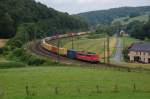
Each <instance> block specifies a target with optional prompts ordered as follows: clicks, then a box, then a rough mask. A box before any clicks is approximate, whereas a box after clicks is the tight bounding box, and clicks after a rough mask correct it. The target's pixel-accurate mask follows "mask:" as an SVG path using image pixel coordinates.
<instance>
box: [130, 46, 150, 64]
mask: <svg viewBox="0 0 150 99" xmlns="http://www.w3.org/2000/svg"><path fill="white" fill-rule="evenodd" d="M128 56H129V58H130V61H131V62H134V61H135V62H142V63H147V64H148V63H150V43H135V44H133V45H131V46H130V48H129V54H128Z"/></svg>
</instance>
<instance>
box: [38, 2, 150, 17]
mask: <svg viewBox="0 0 150 99" xmlns="http://www.w3.org/2000/svg"><path fill="white" fill-rule="evenodd" d="M36 1H39V2H42V3H43V4H46V5H47V6H49V7H52V8H54V9H56V10H59V11H63V12H68V13H71V14H72V13H80V12H86V11H92V10H101V9H108V8H114V7H122V6H144V5H150V0H36Z"/></svg>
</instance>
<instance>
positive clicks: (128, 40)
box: [122, 37, 140, 47]
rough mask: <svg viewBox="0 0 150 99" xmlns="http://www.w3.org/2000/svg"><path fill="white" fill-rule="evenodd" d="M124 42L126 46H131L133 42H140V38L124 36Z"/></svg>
mask: <svg viewBox="0 0 150 99" xmlns="http://www.w3.org/2000/svg"><path fill="white" fill-rule="evenodd" d="M122 42H123V45H124V46H125V47H127V46H130V45H131V44H133V43H136V42H140V40H138V39H135V38H132V37H122Z"/></svg>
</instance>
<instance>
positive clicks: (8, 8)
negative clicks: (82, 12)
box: [0, 0, 88, 38]
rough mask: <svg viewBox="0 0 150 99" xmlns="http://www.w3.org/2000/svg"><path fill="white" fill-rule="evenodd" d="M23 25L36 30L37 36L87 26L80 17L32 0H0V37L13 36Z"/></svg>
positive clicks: (84, 28) (85, 27)
mask: <svg viewBox="0 0 150 99" xmlns="http://www.w3.org/2000/svg"><path fill="white" fill-rule="evenodd" d="M23 26H25V27H24V28H26V31H27V27H28V28H30V30H29V31H30V32H35V31H36V33H37V34H36V36H37V37H42V36H44V35H45V36H46V35H47V36H48V35H53V33H64V32H69V31H80V30H86V29H87V28H88V25H87V23H86V22H85V21H84V20H83V19H81V18H80V17H77V16H71V15H69V14H68V13H61V12H58V11H56V10H54V9H53V8H48V7H47V6H45V5H43V4H41V3H38V2H35V1H34V0H0V37H1V38H10V37H14V36H15V35H16V34H17V33H18V32H20V31H18V29H20V27H21V28H23ZM31 30H34V31H31ZM32 35H33V34H32ZM30 38H33V37H30Z"/></svg>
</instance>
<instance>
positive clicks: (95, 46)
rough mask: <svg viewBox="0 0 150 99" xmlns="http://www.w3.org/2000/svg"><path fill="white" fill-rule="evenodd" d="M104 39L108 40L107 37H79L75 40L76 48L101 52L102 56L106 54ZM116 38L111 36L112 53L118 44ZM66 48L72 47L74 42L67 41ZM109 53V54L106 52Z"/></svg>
mask: <svg viewBox="0 0 150 99" xmlns="http://www.w3.org/2000/svg"><path fill="white" fill-rule="evenodd" d="M104 41H106V38H99V39H88V38H84V39H79V40H75V41H74V49H76V50H80V51H91V52H95V53H97V54H99V55H100V56H101V57H103V55H104ZM116 41H117V40H116V38H115V37H111V38H110V54H112V53H113V52H114V50H115V46H116ZM64 47H65V48H67V49H71V48H72V42H69V43H66V44H65V45H64ZM106 55H107V54H106Z"/></svg>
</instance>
